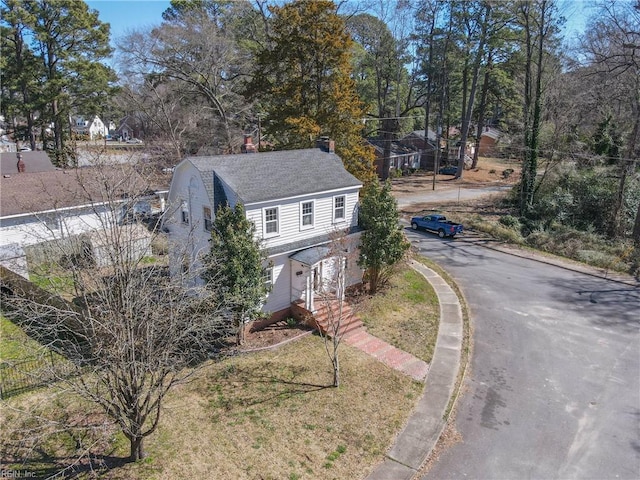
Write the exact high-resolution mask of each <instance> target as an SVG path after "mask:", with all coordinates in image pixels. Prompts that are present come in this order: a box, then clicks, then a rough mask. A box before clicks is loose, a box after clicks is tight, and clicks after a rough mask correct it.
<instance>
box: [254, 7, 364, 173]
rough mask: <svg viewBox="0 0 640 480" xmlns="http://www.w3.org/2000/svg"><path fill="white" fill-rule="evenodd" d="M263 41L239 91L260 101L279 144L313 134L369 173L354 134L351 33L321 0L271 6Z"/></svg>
mask: <svg viewBox="0 0 640 480" xmlns="http://www.w3.org/2000/svg"><path fill="white" fill-rule="evenodd" d="M270 11H271V13H272V14H273V17H272V20H271V24H270V39H269V40H270V42H269V46H268V47H267V48H265V49H263V50H262V51H261V52H260V53H259V55H258V58H257V62H256V71H255V74H254V77H253V80H252V81H251V82H250V84H249V85H248V88H247V93H248V94H249V95H251V96H254V97H256V98H258V99H260V100H262V102H263V108H264V110H265V111H266V118H265V122H264V129H265V132H266V133H268V134H270V135H272V137H273V139H274V140H275V142H276V144H277V145H278V146H279V147H283V148H306V147H310V146H312V145H313V143H314V141H315V140H316V139H317V138H318V137H320V136H328V137H330V138H331V139H333V140H335V142H336V153H338V154H339V155H340V157H341V158H342V160H343V161H344V163H345V167H346V168H347V170H348V171H349V172H351V173H352V174H353V175H355V176H356V177H358V178H359V179H360V180H362V181H363V182H365V183H366V182H369V181H370V180H372V179H373V178H375V169H374V164H373V162H374V156H373V151H372V150H371V149H370V148H368V147H366V146H365V145H364V143H363V140H362V136H361V134H362V128H363V122H362V118H363V115H364V113H363V106H362V102H361V101H360V99H359V97H358V95H357V93H356V87H355V82H354V80H353V78H352V77H351V50H352V40H351V38H350V37H349V35H348V33H347V32H346V30H345V24H344V21H343V19H342V18H341V17H340V16H338V14H337V12H336V6H335V5H334V3H333V2H331V1H329V0H297V1H294V2H291V3H289V4H286V5H284V6H282V7H278V6H272V7H270Z"/></svg>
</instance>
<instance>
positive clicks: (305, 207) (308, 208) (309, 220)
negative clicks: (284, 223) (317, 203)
mask: <svg viewBox="0 0 640 480" xmlns="http://www.w3.org/2000/svg"><path fill="white" fill-rule="evenodd" d="M312 227H313V201H310V202H302V203H301V204H300V228H302V229H306V228H312Z"/></svg>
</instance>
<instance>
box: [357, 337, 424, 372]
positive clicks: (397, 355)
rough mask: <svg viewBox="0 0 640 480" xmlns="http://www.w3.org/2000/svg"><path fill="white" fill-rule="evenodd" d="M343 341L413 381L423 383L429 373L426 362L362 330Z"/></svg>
mask: <svg viewBox="0 0 640 480" xmlns="http://www.w3.org/2000/svg"><path fill="white" fill-rule="evenodd" d="M344 341H345V342H346V343H347V344H348V345H351V346H353V347H355V348H357V349H359V350H362V351H363V352H364V353H366V354H368V355H371V356H372V357H373V358H375V359H377V360H379V361H381V362H382V363H384V364H385V365H387V366H389V367H391V368H393V369H395V370H398V371H399V372H402V373H404V374H405V375H408V376H410V377H412V378H413V379H414V380H417V381H419V382H424V381H425V378H426V377H427V372H428V371H429V364H428V363H427V362H425V361H423V360H420V359H419V358H416V357H414V356H413V355H411V354H410V353H407V352H404V351H402V350H400V349H399V348H396V347H394V346H393V345H389V344H388V343H387V342H385V341H384V340H380V339H379V338H377V337H374V336H373V335H371V334H370V333H368V332H367V331H366V330H364V328H360V329H358V330H357V331H354V332H352V333H349V334H347V335H346V336H345V337H344Z"/></svg>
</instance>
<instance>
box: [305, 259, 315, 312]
mask: <svg viewBox="0 0 640 480" xmlns="http://www.w3.org/2000/svg"><path fill="white" fill-rule="evenodd" d="M312 277H313V270H311V269H310V270H309V275H307V288H306V289H305V303H306V306H307V310H309V311H310V312H313V311H314V310H315V306H314V304H313V279H312Z"/></svg>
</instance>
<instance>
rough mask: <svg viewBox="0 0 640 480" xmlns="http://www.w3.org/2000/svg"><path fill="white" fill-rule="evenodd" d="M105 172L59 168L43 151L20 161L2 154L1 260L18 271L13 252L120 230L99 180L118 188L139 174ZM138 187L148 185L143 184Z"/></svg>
mask: <svg viewBox="0 0 640 480" xmlns="http://www.w3.org/2000/svg"><path fill="white" fill-rule="evenodd" d="M102 172H103V173H104V175H97V171H96V167H82V168H77V169H70V170H62V169H58V168H56V167H54V166H53V164H52V163H51V160H50V159H49V157H48V156H47V154H46V153H45V152H20V159H18V156H17V154H16V153H10V154H6V153H1V154H0V258H4V259H9V258H11V259H13V261H14V263H15V265H13V266H14V271H15V267H16V265H21V264H20V262H19V261H18V260H19V258H16V255H15V253H16V252H20V250H21V249H25V248H27V247H31V246H34V245H37V244H43V243H46V242H50V241H61V240H63V239H69V238H72V237H76V236H79V235H83V234H88V233H90V232H94V231H96V230H100V229H102V230H104V228H105V226H113V227H114V228H115V227H117V225H116V224H115V223H114V222H118V221H122V220H123V218H121V217H116V218H114V215H113V205H112V204H109V201H108V200H107V199H106V198H105V195H104V184H103V183H102V182H101V179H104V178H106V177H108V178H111V179H113V183H114V184H116V183H117V181H118V179H122V178H127V179H131V178H137V173H136V172H135V170H134V169H133V168H132V167H131V166H130V165H114V166H113V168H110V169H103V170H102ZM139 183H140V185H144V186H145V187H146V185H147V184H148V182H147V181H146V180H143V179H140V181H139ZM141 188H142V187H141ZM144 195H145V196H144V197H142V198H145V199H148V201H153V200H155V199H156V195H155V194H146V193H145V194H144ZM119 202H121V203H122V204H125V203H126V202H127V199H126V198H123V199H122V200H121V201H119ZM161 204H162V205H163V204H164V203H163V202H161ZM18 257H19V256H18ZM16 262H17V263H16ZM5 266H7V267H8V268H10V269H11V266H9V265H5ZM20 268H23V267H22V266H20ZM18 273H21V272H18ZM21 274H22V273H21Z"/></svg>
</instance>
